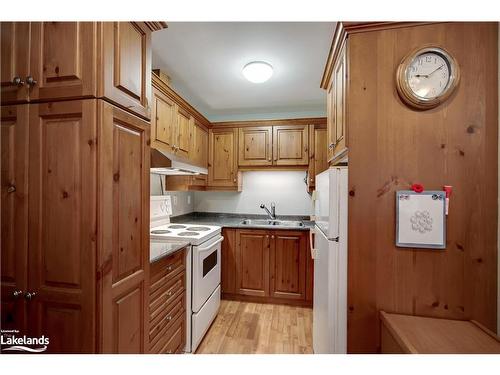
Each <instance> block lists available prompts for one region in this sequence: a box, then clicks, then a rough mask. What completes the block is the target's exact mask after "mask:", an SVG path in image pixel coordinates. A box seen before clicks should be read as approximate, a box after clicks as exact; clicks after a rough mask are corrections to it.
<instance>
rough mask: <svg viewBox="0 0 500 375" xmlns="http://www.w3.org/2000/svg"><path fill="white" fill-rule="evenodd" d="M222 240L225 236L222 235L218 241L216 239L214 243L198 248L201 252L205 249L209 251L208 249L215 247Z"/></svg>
mask: <svg viewBox="0 0 500 375" xmlns="http://www.w3.org/2000/svg"><path fill="white" fill-rule="evenodd" d="M222 241H224V237H221V238H219V239H218V240H217V241H215V242H214V243H213V244H211V245H210V246H207V247H199V248H198V249H197V250H198V252H199V253H202V252H204V251H207V250H210V249H213V248H214V246H216V245H218V244H220V243H221V242H222Z"/></svg>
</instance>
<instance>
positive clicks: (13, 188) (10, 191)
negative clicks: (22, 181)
mask: <svg viewBox="0 0 500 375" xmlns="http://www.w3.org/2000/svg"><path fill="white" fill-rule="evenodd" d="M15 191H16V187H15V186H14V185H10V186H9V187H8V188H7V193H13V192H15Z"/></svg>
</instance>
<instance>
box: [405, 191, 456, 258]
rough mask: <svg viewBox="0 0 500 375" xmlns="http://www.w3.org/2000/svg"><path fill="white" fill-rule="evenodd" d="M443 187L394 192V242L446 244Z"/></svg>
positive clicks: (423, 245)
mask: <svg viewBox="0 0 500 375" xmlns="http://www.w3.org/2000/svg"><path fill="white" fill-rule="evenodd" d="M445 202H446V195H445V192H444V191H424V192H422V193H416V192H414V191H412V190H400V191H397V192H396V246H399V247H416V248H429V249H444V248H446V214H445Z"/></svg>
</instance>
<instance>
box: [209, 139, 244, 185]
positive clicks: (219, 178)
mask: <svg viewBox="0 0 500 375" xmlns="http://www.w3.org/2000/svg"><path fill="white" fill-rule="evenodd" d="M208 143H209V148H208V186H209V187H215V188H220V189H227V190H236V189H241V182H240V173H239V172H238V129H210V131H209V142H208Z"/></svg>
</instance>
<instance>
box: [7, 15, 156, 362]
mask: <svg viewBox="0 0 500 375" xmlns="http://www.w3.org/2000/svg"><path fill="white" fill-rule="evenodd" d="M163 27H164V25H163V24H161V23H140V22H137V23H136V22H120V23H111V22H104V23H97V22H37V23H2V24H1V32H2V33H1V51H2V56H7V58H5V59H4V58H2V62H1V64H2V66H1V82H2V89H1V90H2V108H1V142H2V144H1V147H2V148H1V152H2V159H1V207H2V210H1V212H2V227H1V247H2V251H1V288H2V290H1V292H2V296H1V297H2V299H1V303H2V306H1V308H2V310H1V326H2V329H15V330H18V331H19V335H27V336H30V337H38V336H41V335H44V336H45V337H48V338H49V345H48V348H47V352H53V353H142V352H147V350H148V348H147V345H148V337H147V336H148V335H147V332H148V326H147V324H148V323H147V321H148V319H147V303H148V301H147V291H148V287H149V285H148V280H149V236H148V227H149V153H150V151H149V143H150V123H149V118H150V98H151V83H150V79H151V73H150V72H151V46H150V41H151V32H152V31H154V30H157V29H160V28H163ZM62 51H64V53H62Z"/></svg>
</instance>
